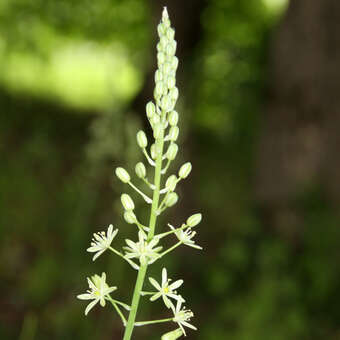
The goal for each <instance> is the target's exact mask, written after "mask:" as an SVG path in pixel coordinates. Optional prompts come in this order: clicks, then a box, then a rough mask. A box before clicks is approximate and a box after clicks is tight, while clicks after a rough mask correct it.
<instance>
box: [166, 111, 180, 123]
mask: <svg viewBox="0 0 340 340" xmlns="http://www.w3.org/2000/svg"><path fill="white" fill-rule="evenodd" d="M168 122H169V124H170V125H171V126H175V125H177V123H178V113H177V112H176V111H171V112H170V114H169V117H168Z"/></svg>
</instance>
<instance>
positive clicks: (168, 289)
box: [149, 268, 184, 308]
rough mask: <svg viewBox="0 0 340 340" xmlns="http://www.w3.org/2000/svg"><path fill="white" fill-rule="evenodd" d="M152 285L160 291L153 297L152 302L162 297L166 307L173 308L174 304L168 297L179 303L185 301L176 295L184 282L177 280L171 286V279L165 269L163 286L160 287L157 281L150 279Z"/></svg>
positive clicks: (163, 271)
mask: <svg viewBox="0 0 340 340" xmlns="http://www.w3.org/2000/svg"><path fill="white" fill-rule="evenodd" d="M149 281H150V283H151V284H152V285H153V286H154V287H155V288H156V289H157V290H158V292H157V293H155V294H154V295H152V296H151V298H150V300H151V301H155V300H157V299H158V298H160V297H162V298H163V301H164V303H165V305H166V306H167V307H168V308H170V307H171V306H173V304H172V302H171V301H170V300H169V298H168V297H170V298H173V299H175V300H177V301H179V300H182V301H183V302H184V300H183V298H182V297H181V296H180V295H177V294H176V289H177V288H179V287H180V286H181V285H182V284H183V280H177V281H175V282H173V283H171V284H170V285H169V282H170V281H171V279H168V274H167V271H166V269H165V268H163V270H162V285H160V284H159V283H158V282H157V281H156V280H155V279H153V278H152V277H149Z"/></svg>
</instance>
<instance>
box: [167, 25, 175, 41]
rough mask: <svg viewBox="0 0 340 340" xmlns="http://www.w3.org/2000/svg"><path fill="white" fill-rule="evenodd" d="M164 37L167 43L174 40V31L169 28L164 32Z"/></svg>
mask: <svg viewBox="0 0 340 340" xmlns="http://www.w3.org/2000/svg"><path fill="white" fill-rule="evenodd" d="M165 34H166V37H167V38H168V40H169V41H171V40H174V38H175V30H174V29H173V28H171V27H169V28H168V29H167V30H166V32H165Z"/></svg>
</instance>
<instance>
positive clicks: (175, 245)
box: [160, 241, 183, 257]
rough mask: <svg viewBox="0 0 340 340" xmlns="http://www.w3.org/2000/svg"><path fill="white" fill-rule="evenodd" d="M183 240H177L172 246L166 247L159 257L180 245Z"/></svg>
mask: <svg viewBox="0 0 340 340" xmlns="http://www.w3.org/2000/svg"><path fill="white" fill-rule="evenodd" d="M182 243H183V242H182V241H179V242H177V243H176V244H174V245H173V246H172V247H170V248H169V249H167V250H166V251H164V252H163V253H162V254H160V257H163V256H164V255H166V254H168V253H170V252H171V251H173V250H174V249H175V248H177V247H178V246H180V245H181V244H182Z"/></svg>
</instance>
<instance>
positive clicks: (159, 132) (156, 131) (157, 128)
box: [153, 123, 163, 139]
mask: <svg viewBox="0 0 340 340" xmlns="http://www.w3.org/2000/svg"><path fill="white" fill-rule="evenodd" d="M153 136H154V138H155V139H160V138H162V136H163V125H162V124H161V123H157V124H155V125H154V127H153Z"/></svg>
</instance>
